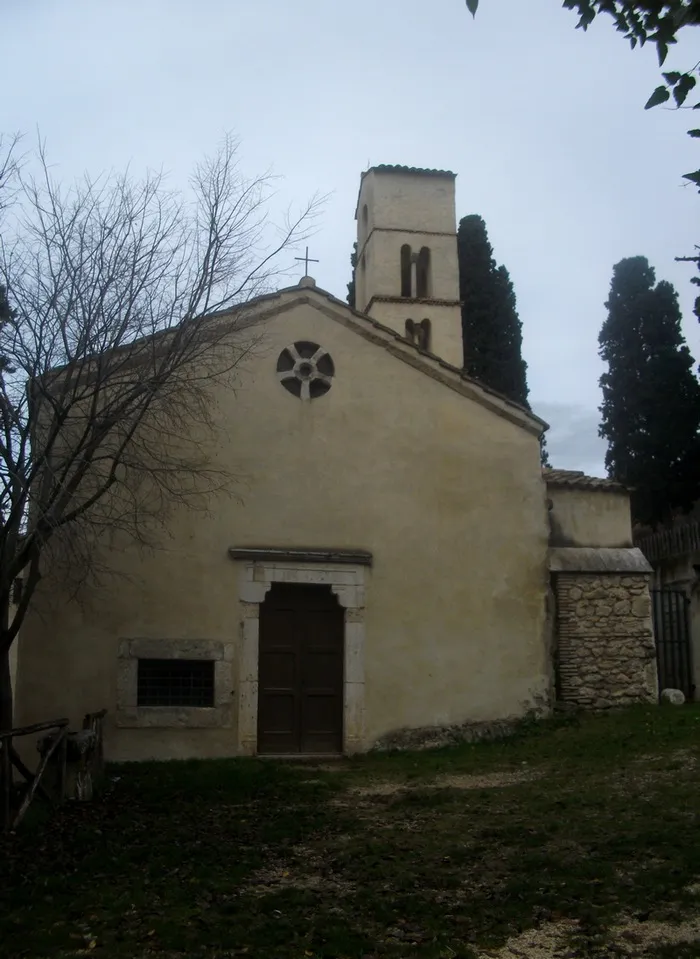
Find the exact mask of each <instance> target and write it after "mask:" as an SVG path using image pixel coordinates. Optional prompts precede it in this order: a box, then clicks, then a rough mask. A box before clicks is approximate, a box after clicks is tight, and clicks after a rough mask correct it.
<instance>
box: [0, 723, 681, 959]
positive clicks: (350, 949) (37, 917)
mask: <svg viewBox="0 0 700 959" xmlns="http://www.w3.org/2000/svg"><path fill="white" fill-rule="evenodd" d="M110 773H111V776H112V777H114V779H113V781H112V782H111V784H110V787H109V790H108V792H107V794H106V795H105V796H104V798H103V799H102V801H100V802H96V803H93V804H89V805H88V804H84V805H83V804H81V805H77V804H68V805H66V806H65V807H64V809H63V810H61V811H60V812H59V813H58V815H57V816H54V818H53V820H52V821H51V824H50V828H46V824H45V823H44V824H42V823H40V822H37V821H34V822H33V823H29V824H28V825H27V828H26V829H22V830H21V831H20V833H19V834H18V835H16V836H9V837H5V838H0V955H2V956H3V957H5V956H8V957H9V956H12V957H15V956H17V957H20V956H28V957H32V959H41V957H51V959H54V957H62V959H68V957H73V956H81V955H94V956H96V957H99V956H104V957H114V959H127V957H128V959H141V957H151V959H166V957H167V959H174V957H179V959H184V957H196V956H207V957H233V956H247V957H250V959H287V957H295V959H296V957H315V959H317V957H347V959H360V957H375V956H382V957H387V959H399V957H414V956H415V957H426V959H427V957H449V959H458V957H472V959H473V957H480V956H489V955H490V956H497V957H506V956H507V957H508V959H510V957H514V956H521V957H532V959H549V957H554V956H562V957H564V956H569V957H576V956H628V955H644V956H653V957H658V959H662V957H665V959H671V957H674V959H681V957H682V959H689V957H691V956H693V957H697V956H700V829H699V828H698V826H699V825H700V822H699V820H700V707H693V706H687V707H683V708H673V707H667V708H662V709H656V708H652V709H639V710H632V711H629V712H625V713H621V714H618V715H605V716H597V717H587V718H585V719H581V720H577V719H571V718H569V719H567V720H554V721H549V722H546V723H542V724H539V725H534V724H533V725H530V726H525V727H523V729H522V731H521V732H520V733H519V734H518V735H517V736H515V737H514V738H513V739H510V740H507V741H504V742H500V743H489V744H480V745H471V746H470V745H465V746H460V747H456V748H450V749H444V750H438V751H435V752H425V753H410V754H406V753H403V754H392V755H382V756H372V757H365V758H361V759H357V760H353V761H347V762H342V763H338V764H337V765H321V766H320V767H318V766H309V765H304V766H295V765H289V764H275V763H271V762H269V763H268V762H259V761H254V760H232V761H217V762H198V761H197V762H185V763H167V764H155V763H153V764H140V765H131V766H121V767H113V768H112V769H111V771H110ZM117 777H118V778H117ZM679 924H680V925H679ZM696 936H697V939H696V941H695V943H694V944H693V942H692V940H693V939H694V938H695V937H696Z"/></svg>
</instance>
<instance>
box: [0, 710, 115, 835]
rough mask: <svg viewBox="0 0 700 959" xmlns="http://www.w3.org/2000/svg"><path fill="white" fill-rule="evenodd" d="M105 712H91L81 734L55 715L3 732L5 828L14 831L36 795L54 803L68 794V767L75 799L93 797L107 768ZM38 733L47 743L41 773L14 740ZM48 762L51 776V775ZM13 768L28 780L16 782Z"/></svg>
mask: <svg viewBox="0 0 700 959" xmlns="http://www.w3.org/2000/svg"><path fill="white" fill-rule="evenodd" d="M106 714H107V710H106V709H102V710H100V712H97V713H87V715H86V716H85V718H84V719H83V728H82V732H79V733H71V732H70V731H69V729H68V720H67V719H54V720H52V721H51V722H47V723H35V724H34V725H32V726H22V727H20V728H18V729H9V730H8V731H7V732H4V733H0V799H1V801H2V808H0V828H1V829H3V830H4V831H7V830H10V829H15V828H16V827H17V826H18V825H19V824H20V822H21V821H22V819H23V818H24V816H25V814H26V812H27V809H28V808H29V806H30V804H31V802H32V800H33V799H34V797H35V796H37V795H38V796H41V797H42V799H45V800H47V801H48V802H50V803H52V804H53V803H60V802H62V801H63V800H64V799H65V798H66V782H67V770H69V771H70V774H71V784H70V785H71V788H70V790H69V792H70V793H71V794H72V795H73V796H75V798H76V799H92V796H93V789H94V785H95V781H96V780H98V779H99V778H100V777H101V775H102V772H103V769H104V751H103V725H104V718H105V716H106ZM37 733H43V734H44V737H42V738H43V740H44V741H43V743H42V748H41V757H40V760H39V765H38V766H37V769H36V772H32V771H31V770H30V769H28V768H27V766H25V764H24V763H23V762H22V759H21V758H20V756H19V754H18V752H17V750H16V749H15V747H14V744H13V741H14V740H15V739H17V738H18V737H20V736H31V735H36V734H37ZM52 760H53V762H52ZM49 766H50V767H51V771H52V775H51V776H50V777H49V776H47V775H46V772H47V769H49ZM14 770H16V771H17V772H18V773H19V774H20V776H21V777H22V779H23V780H24V782H16V781H15V777H14V772H13V771H14ZM49 779H51V784H49Z"/></svg>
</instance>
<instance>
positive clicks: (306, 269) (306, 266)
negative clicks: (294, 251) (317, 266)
mask: <svg viewBox="0 0 700 959" xmlns="http://www.w3.org/2000/svg"><path fill="white" fill-rule="evenodd" d="M294 259H295V260H301V261H302V262H303V264H304V276H308V275H309V263H318V262H319V260H314V259H313V258H312V257H310V256H309V248H308V246H307V248H306V253H305V255H304V256H295V257H294Z"/></svg>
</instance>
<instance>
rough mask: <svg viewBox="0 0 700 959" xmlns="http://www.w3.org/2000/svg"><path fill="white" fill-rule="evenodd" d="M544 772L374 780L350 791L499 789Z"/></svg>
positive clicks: (390, 793) (367, 793)
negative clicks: (410, 779)
mask: <svg viewBox="0 0 700 959" xmlns="http://www.w3.org/2000/svg"><path fill="white" fill-rule="evenodd" d="M540 776H542V772H541V771H539V770H534V769H528V770H516V771H512V772H511V771H508V772H506V771H504V772H495V773H484V774H482V775H480V776H477V775H472V774H468V773H464V774H460V775H454V776H440V777H438V778H437V779H434V780H433V781H432V782H424V781H421V782H414V783H405V782H386V781H384V782H373V783H370V784H369V785H366V786H352V787H351V788H350V790H349V792H351V793H354V794H355V795H356V796H362V797H368V796H393V795H396V794H397V793H404V792H410V791H413V790H417V789H499V788H503V787H505V786H518V785H520V784H521V783H526V782H531V781H532V780H534V779H539V778H540Z"/></svg>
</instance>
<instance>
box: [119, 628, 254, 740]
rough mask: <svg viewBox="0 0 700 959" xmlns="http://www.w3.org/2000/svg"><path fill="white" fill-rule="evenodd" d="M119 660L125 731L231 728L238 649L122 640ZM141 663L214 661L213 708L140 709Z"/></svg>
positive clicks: (199, 643)
mask: <svg viewBox="0 0 700 959" xmlns="http://www.w3.org/2000/svg"><path fill="white" fill-rule="evenodd" d="M117 656H118V659H117V709H116V717H115V721H116V724H117V726H119V727H122V728H141V729H143V728H161V729H209V728H213V727H217V728H226V727H230V726H231V719H232V709H231V702H232V696H233V661H234V659H235V645H234V644H233V643H224V642H219V641H215V640H200V639H122V640H121V641H120V642H119V649H118V654H117ZM139 659H207V660H213V661H214V705H213V706H139V705H138V665H139Z"/></svg>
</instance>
